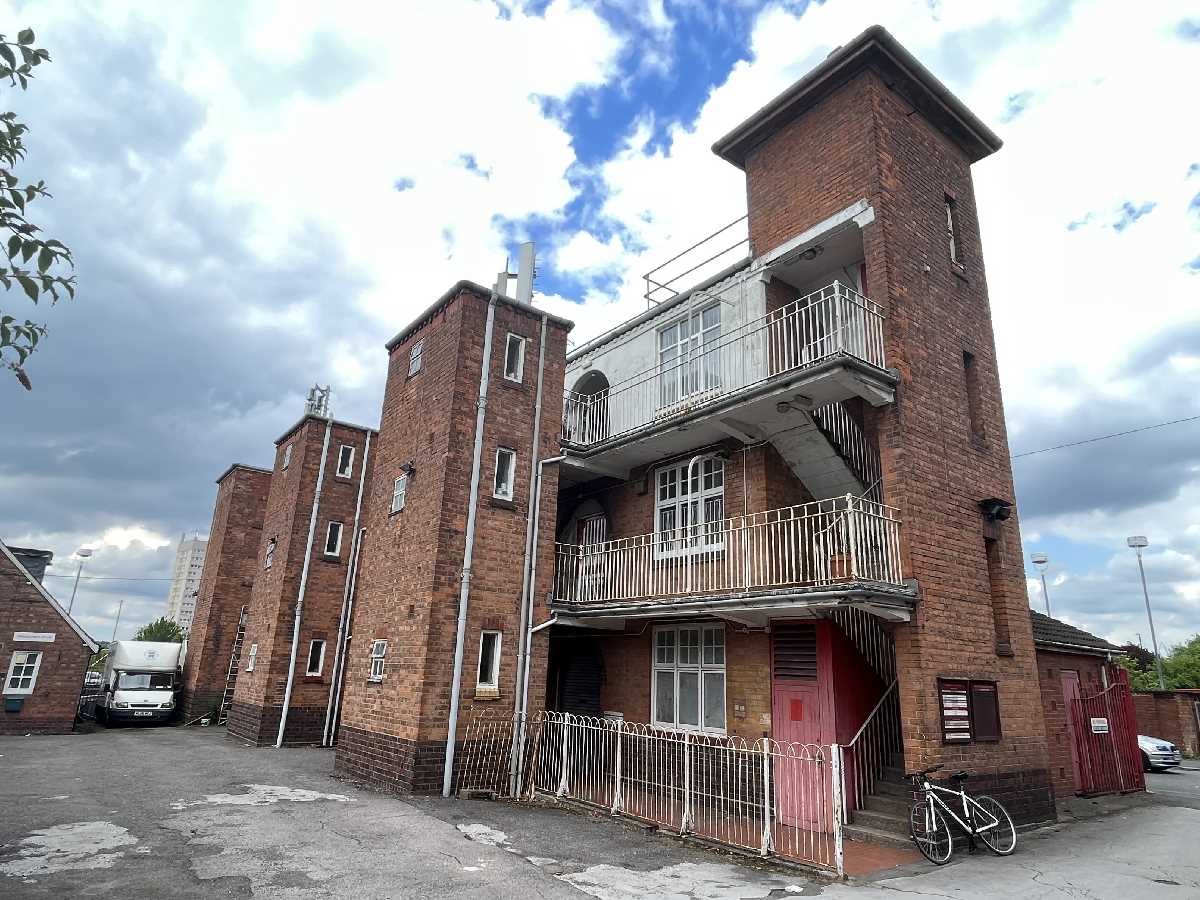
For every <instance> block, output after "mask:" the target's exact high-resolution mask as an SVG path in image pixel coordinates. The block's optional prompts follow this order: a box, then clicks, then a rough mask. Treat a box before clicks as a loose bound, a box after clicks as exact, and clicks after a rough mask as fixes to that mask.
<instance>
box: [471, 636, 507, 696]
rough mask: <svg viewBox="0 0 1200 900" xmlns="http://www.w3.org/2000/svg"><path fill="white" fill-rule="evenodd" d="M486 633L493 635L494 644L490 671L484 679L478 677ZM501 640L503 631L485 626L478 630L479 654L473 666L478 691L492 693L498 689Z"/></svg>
mask: <svg viewBox="0 0 1200 900" xmlns="http://www.w3.org/2000/svg"><path fill="white" fill-rule="evenodd" d="M488 635H495V637H496V646H495V649H494V650H493V651H492V671H491V673H490V678H489V679H487V680H485V679H483V678H480V677H479V664H480V663H482V662H483V642H484V640H485V639H486V638H487V637H488ZM503 640H504V634H503V632H500V631H496V630H495V629H493V628H485V629H484V630H483V631H481V632H479V656H478V662H477V663H476V667H475V690H476V692H478V693H493V694H494V693H496V692H498V691H499V690H500V645H501V641H503Z"/></svg>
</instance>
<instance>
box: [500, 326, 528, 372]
mask: <svg viewBox="0 0 1200 900" xmlns="http://www.w3.org/2000/svg"><path fill="white" fill-rule="evenodd" d="M524 375H525V338H523V337H521V336H520V335H519V334H510V335H509V336H508V345H507V346H506V347H505V348H504V377H505V378H507V379H508V380H509V381H516V382H518V383H519V382H520V381H521V379H522V378H523V377H524Z"/></svg>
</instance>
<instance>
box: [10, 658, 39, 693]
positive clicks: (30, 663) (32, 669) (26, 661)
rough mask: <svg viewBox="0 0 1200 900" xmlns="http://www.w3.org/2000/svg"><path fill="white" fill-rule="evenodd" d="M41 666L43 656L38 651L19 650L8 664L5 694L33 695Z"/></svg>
mask: <svg viewBox="0 0 1200 900" xmlns="http://www.w3.org/2000/svg"><path fill="white" fill-rule="evenodd" d="M41 665H42V654H41V652H39V651H37V650H18V651H16V652H15V653H13V655H12V660H10V661H9V664H8V675H7V676H6V677H5V679H4V693H6V694H15V695H23V694H32V693H33V687H34V685H35V684H37V675H38V669H40V668H41Z"/></svg>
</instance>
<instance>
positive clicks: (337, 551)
mask: <svg viewBox="0 0 1200 900" xmlns="http://www.w3.org/2000/svg"><path fill="white" fill-rule="evenodd" d="M334 525H336V526H337V544H336V545H335V546H334V548H333V549H332V550H330V549H329V538H330V536H331V535H332V534H333V526H334ZM345 530H346V528H345V526H344V525H343V524H342V523H341V522H337V521H330V523H329V524H328V525H326V526H325V544H324V546H323V548H322V551H323V552H324V554H325V555H326V556H328V557H330V558H331V559H332V558H335V557H340V556H341V555H342V532H344V531H345Z"/></svg>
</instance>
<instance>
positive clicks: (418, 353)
mask: <svg viewBox="0 0 1200 900" xmlns="http://www.w3.org/2000/svg"><path fill="white" fill-rule="evenodd" d="M424 356H425V339H424V338H422V339H421V340H419V341H417V342H416V343H415V344H413V345H412V349H411V350H409V351H408V374H409V375H416V374H417V373H418V372H420V371H421V361H422V359H423V358H424Z"/></svg>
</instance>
